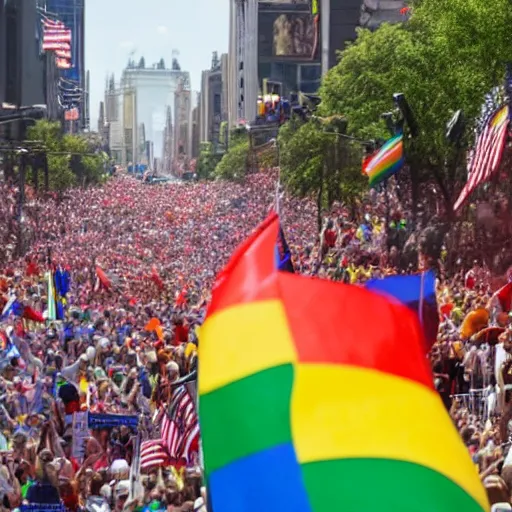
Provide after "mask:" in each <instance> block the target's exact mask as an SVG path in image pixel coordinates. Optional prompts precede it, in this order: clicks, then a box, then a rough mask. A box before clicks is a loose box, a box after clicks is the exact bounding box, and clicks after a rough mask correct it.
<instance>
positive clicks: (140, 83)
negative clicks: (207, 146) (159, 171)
mask: <svg viewBox="0 0 512 512" xmlns="http://www.w3.org/2000/svg"><path fill="white" fill-rule="evenodd" d="M180 83H182V84H184V86H185V87H187V88H188V87H189V84H190V76H189V73H188V71H182V70H181V68H180V65H179V63H178V61H177V59H176V58H174V59H173V62H172V66H171V69H169V68H166V67H165V62H164V60H163V59H160V61H159V62H158V63H155V64H152V65H149V66H146V63H145V59H144V58H143V57H141V59H140V60H139V62H138V64H136V63H135V61H133V60H131V61H130V62H129V63H128V66H127V67H126V68H125V69H124V71H123V73H122V76H121V83H120V90H121V91H123V105H124V107H123V108H124V119H123V121H124V126H123V128H124V133H125V144H127V145H129V142H128V140H127V138H130V137H132V135H131V133H130V130H131V132H133V130H135V131H138V130H139V127H140V125H141V124H143V125H144V127H145V132H146V140H149V141H151V142H152V143H153V152H154V156H155V157H156V158H158V159H161V158H163V156H164V130H165V124H166V115H167V107H168V106H171V107H172V108H174V94H175V92H176V91H177V90H178V85H179V84H180ZM139 138H140V137H139V135H137V134H135V138H134V140H139ZM135 146H136V145H135ZM135 146H134V149H133V150H132V151H131V155H130V156H131V158H130V159H129V161H134V162H136V163H137V160H138V157H139V155H138V148H137V147H135Z"/></svg>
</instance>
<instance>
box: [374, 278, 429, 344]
mask: <svg viewBox="0 0 512 512" xmlns="http://www.w3.org/2000/svg"><path fill="white" fill-rule="evenodd" d="M366 288H367V289H368V290H371V291H373V292H376V293H380V294H383V295H387V296H388V297H394V298H395V299H396V300H398V301H399V302H401V303H402V304H404V305H405V306H407V307H408V308H410V309H412V310H413V311H415V312H416V313H417V315H418V317H419V319H420V322H421V324H422V325H423V331H424V334H425V340H426V341H427V344H428V348H430V347H431V346H432V345H433V344H434V343H435V341H436V339H437V331H438V328H439V313H438V310H437V299H436V276H435V274H434V272H432V271H428V272H423V273H421V274H414V275H409V276H389V277H385V278H384V279H373V280H371V281H368V282H367V283H366Z"/></svg>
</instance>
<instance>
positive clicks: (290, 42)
mask: <svg viewBox="0 0 512 512" xmlns="http://www.w3.org/2000/svg"><path fill="white" fill-rule="evenodd" d="M258 32H259V35H258V55H259V57H260V58H272V57H274V58H278V59H289V60H301V61H304V60H314V59H315V58H317V53H318V24H317V23H316V22H315V19H314V16H313V15H312V14H311V13H310V12H286V13H279V12H266V11H260V13H259V16H258Z"/></svg>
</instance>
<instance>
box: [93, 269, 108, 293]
mask: <svg viewBox="0 0 512 512" xmlns="http://www.w3.org/2000/svg"><path fill="white" fill-rule="evenodd" d="M96 275H97V276H98V279H99V280H100V283H101V284H102V286H104V287H105V288H106V289H107V290H110V289H111V288H112V282H111V281H110V279H109V278H108V277H107V274H105V272H103V270H102V269H101V267H96Z"/></svg>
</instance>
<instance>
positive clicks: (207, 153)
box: [196, 142, 222, 180]
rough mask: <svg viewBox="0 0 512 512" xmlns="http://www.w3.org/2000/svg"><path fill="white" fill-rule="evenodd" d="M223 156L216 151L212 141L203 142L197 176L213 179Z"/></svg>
mask: <svg viewBox="0 0 512 512" xmlns="http://www.w3.org/2000/svg"><path fill="white" fill-rule="evenodd" d="M221 156H222V155H219V154H217V153H216V152H215V148H214V147H213V144H212V143H211V142H203V143H201V149H200V151H199V156H198V158H197V164H196V173H197V176H198V177H199V178H200V179H203V180H208V179H211V178H212V177H213V173H214V171H215V167H217V164H218V163H219V161H220V158H221Z"/></svg>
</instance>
